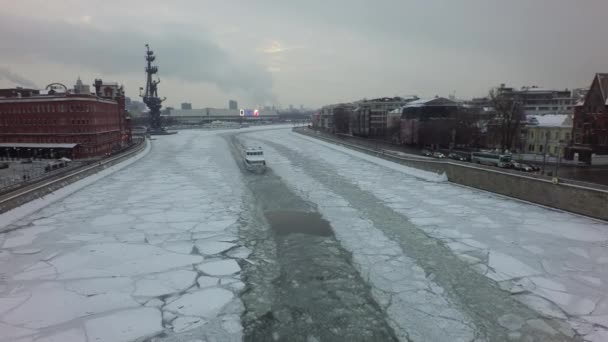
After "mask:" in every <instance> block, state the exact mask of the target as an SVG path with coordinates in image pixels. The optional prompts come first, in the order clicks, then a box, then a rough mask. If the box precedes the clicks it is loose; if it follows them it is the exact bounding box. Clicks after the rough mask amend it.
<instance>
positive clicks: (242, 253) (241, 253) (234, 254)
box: [226, 247, 251, 259]
mask: <svg viewBox="0 0 608 342" xmlns="http://www.w3.org/2000/svg"><path fill="white" fill-rule="evenodd" d="M250 254H251V250H250V249H249V248H247V247H238V248H235V249H233V250H231V251H229V252H228V253H226V255H228V256H229V257H231V258H236V259H245V258H247V257H249V255H250Z"/></svg>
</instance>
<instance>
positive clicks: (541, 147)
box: [538, 145, 543, 153]
mask: <svg viewBox="0 0 608 342" xmlns="http://www.w3.org/2000/svg"><path fill="white" fill-rule="evenodd" d="M538 152H541V153H542V152H543V145H538Z"/></svg>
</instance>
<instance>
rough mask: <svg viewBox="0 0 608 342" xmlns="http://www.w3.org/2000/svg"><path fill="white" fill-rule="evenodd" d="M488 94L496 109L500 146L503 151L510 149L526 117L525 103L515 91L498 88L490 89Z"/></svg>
mask: <svg viewBox="0 0 608 342" xmlns="http://www.w3.org/2000/svg"><path fill="white" fill-rule="evenodd" d="M488 96H489V98H490V102H491V103H492V106H493V107H494V110H496V123H497V125H498V128H499V130H498V131H499V134H500V148H501V150H502V151H503V152H504V151H505V150H510V149H511V147H512V146H513V143H514V138H515V137H516V135H517V132H518V130H519V128H520V125H521V121H522V119H523V118H524V114H523V103H522V101H521V100H520V99H519V97H518V96H517V95H516V94H514V93H513V92H507V91H501V89H497V88H495V89H492V90H490V93H489V95H488Z"/></svg>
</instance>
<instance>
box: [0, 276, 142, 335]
mask: <svg viewBox="0 0 608 342" xmlns="http://www.w3.org/2000/svg"><path fill="white" fill-rule="evenodd" d="M30 291H31V292H32V296H31V297H30V298H29V299H28V300H27V301H25V302H24V303H23V304H21V305H19V306H18V307H16V308H14V309H13V310H12V311H10V312H8V313H6V314H5V315H4V316H3V321H4V322H6V323H9V324H13V325H19V326H22V327H25V328H44V327H48V326H51V325H56V324H59V323H64V322H67V321H70V320H72V319H75V318H79V317H84V316H87V315H92V314H97V313H102V312H105V311H110V310H117V309H122V308H128V307H137V306H139V304H138V303H137V302H135V301H134V300H133V299H132V298H131V296H130V295H128V294H125V293H110V294H105V293H104V294H98V295H95V296H82V295H79V294H76V293H74V292H72V291H68V290H66V289H64V287H63V285H62V284H58V283H42V284H41V285H38V286H36V287H34V288H32V289H31V290H30ZM41 308H43V309H41Z"/></svg>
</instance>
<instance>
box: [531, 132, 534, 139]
mask: <svg viewBox="0 0 608 342" xmlns="http://www.w3.org/2000/svg"><path fill="white" fill-rule="evenodd" d="M530 139H534V131H530Z"/></svg>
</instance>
